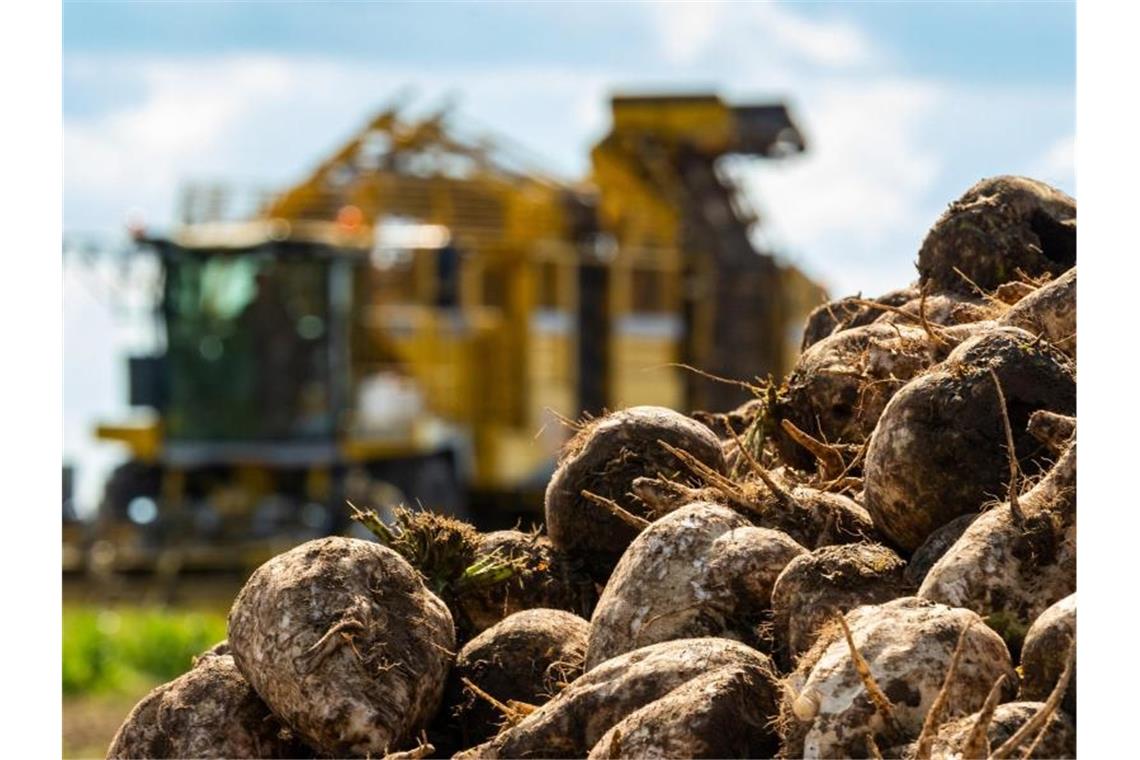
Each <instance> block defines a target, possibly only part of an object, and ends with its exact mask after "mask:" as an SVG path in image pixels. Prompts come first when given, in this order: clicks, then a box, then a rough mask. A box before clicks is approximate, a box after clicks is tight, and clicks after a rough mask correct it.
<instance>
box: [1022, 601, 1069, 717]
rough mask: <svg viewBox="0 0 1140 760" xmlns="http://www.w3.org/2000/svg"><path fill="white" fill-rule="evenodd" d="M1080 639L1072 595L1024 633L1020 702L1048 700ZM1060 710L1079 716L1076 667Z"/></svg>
mask: <svg viewBox="0 0 1140 760" xmlns="http://www.w3.org/2000/svg"><path fill="white" fill-rule="evenodd" d="M1076 638H1077V595H1076V594H1070V595H1069V596H1066V597H1065V598H1064V599H1062V600H1061V601H1059V602H1057V603H1056V604H1054V605H1053V606H1051V607H1050V608H1049V609H1047V610H1045V611H1044V612H1042V613H1041V614H1040V615H1039V616H1038V617H1037V619H1036V620H1034V621H1033V625H1031V626H1029V631H1028V632H1027V633H1026V634H1025V644H1024V645H1023V646H1022V648H1021V693H1020V694H1019V695H1018V698H1019V699H1023V700H1030V701H1035V700H1045V699H1048V697H1049V693H1050V692H1051V691H1053V687H1054V686H1055V685H1056V683H1057V680H1058V679H1059V678H1060V677H1061V674H1062V673H1063V672H1064V671H1065V664H1066V661H1067V659H1068V656H1069V647H1070V646H1071V645H1072V643H1073V641H1075V640H1076ZM1061 707H1062V708H1064V709H1065V711H1066V712H1068V713H1069V714H1070V715H1072V716H1074V717H1075V716H1076V714H1077V671H1076V666H1074V669H1073V674H1072V678H1071V680H1070V681H1069V687H1068V688H1067V689H1066V690H1065V696H1064V697H1063V699H1062V700H1061Z"/></svg>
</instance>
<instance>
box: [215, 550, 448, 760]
mask: <svg viewBox="0 0 1140 760" xmlns="http://www.w3.org/2000/svg"><path fill="white" fill-rule="evenodd" d="M229 642H230V646H231V648H232V650H233V657H234V662H235V663H236V664H237V667H238V669H239V670H240V671H241V673H242V675H244V676H245V677H246V679H247V680H248V681H249V682H250V684H251V685H252V686H253V687H254V689H256V690H257V693H258V694H259V695H260V696H261V698H262V699H264V700H265V702H266V704H268V705H269V707H270V708H271V709H272V710H273V712H274V714H275V715H277V716H279V717H280V718H281V719H282V720H284V721H285V722H286V723H288V724H289V725H290V726H292V727H293V728H294V729H295V730H296V731H297V732H298V733H299V734H300V735H301V737H302V738H303V739H304V740H305V741H306V743H308V744H309V745H310V746H312V747H313V748H315V749H317V750H318V751H320V752H323V753H326V754H330V755H338V756H344V755H363V754H366V753H367V754H373V755H381V754H384V753H386V752H389V751H394V750H399V749H401V748H402V745H404V744H405V743H406V742H408V741H410V740H411V739H412V738H413V737H414V736H415V735H416V734H417V733H418V732H419V731H420V730H421V729H423V728H424V727H425V726H426V725H427V723H428V722H429V721H430V720H431V718H432V716H433V715H434V714H435V710H436V708H437V707H438V706H439V703H440V700H441V698H442V696H443V688H444V682H445V679H446V677H447V672H448V670H449V668H450V667H451V662H452V659H453V658H454V654H453V650H454V647H455V630H454V626H453V624H452V620H451V614H450V613H449V612H448V610H447V607H446V606H445V605H444V603H443V602H442V601H440V600H439V599H438V598H437V597H436V596H435V595H434V594H432V593H431V592H430V591H428V590H427V588H425V587H424V584H423V583H422V582H421V580H420V576H419V575H418V574H417V573H416V571H415V570H414V569H413V568H412V566H411V565H409V564H408V563H407V562H406V561H405V560H404V559H403V558H402V557H400V555H398V554H396V552H394V551H392V550H391V549H388V548H387V547H384V546H381V545H380V544H376V543H373V542H370V541H360V540H356V539H350V538H340V537H332V538H324V539H320V540H316V541H309V542H307V543H304V544H301V545H300V546H298V547H296V548H295V549H292V550H290V551H288V552H285V553H283V554H279V555H278V556H276V557H274V558H273V559H271V560H269V561H268V562H266V563H265V564H264V565H262V566H261V567H259V568H258V569H257V570H256V571H255V572H254V573H253V575H252V576H250V578H249V580H248V581H247V582H246V584H245V586H244V587H243V588H242V590H241V592H240V593H239V594H238V596H237V598H236V599H235V600H234V604H233V607H232V608H231V610H230V616H229Z"/></svg>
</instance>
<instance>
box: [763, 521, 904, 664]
mask: <svg viewBox="0 0 1140 760" xmlns="http://www.w3.org/2000/svg"><path fill="white" fill-rule="evenodd" d="M905 568H906V563H905V562H903V560H902V558H901V557H899V556H898V555H897V554H895V553H894V552H893V551H891V550H890V549H888V548H887V547H885V546H881V545H879V544H869V543H858V544H846V545H839V546H825V547H822V548H820V549H816V550H815V551H813V552H812V553H811V554H804V555H800V556H799V557H796V558H795V559H793V560H792V561H791V562H789V563H788V565H787V567H785V568H784V570H783V572H782V573H780V576H779V577H778V578H777V579H776V584H775V586H774V587H773V588H772V627H773V629H774V632H775V633H774V638H775V641H776V651H777V653H778V657H779V659H780V660H781V663H782V664H784V665H785V666H787V665H790V664H791V663H792V662H794V661H795V659H796V658H798V657H799V656H800V655H801V654H803V653H804V652H806V651H807V650H808V649H810V648H811V646H812V644H814V643H815V639H816V634H817V633H818V632H819V630H820V629H821V628H823V627H824V626H825V625H826V624H827V623H828V622H829V621H831V620H832V619H833V618H834V617H835V613H836V612H840V613H845V612H847V611H849V610H852V609H854V608H855V607H858V606H860V605H864V604H880V603H883V602H889V601H891V600H892V599H897V598H898V597H900V596H907V595H909V594H912V593H913V592H914V587H913V586H911V584H910V583H909V582H908V581H907V580H906V578H905V575H904V571H905Z"/></svg>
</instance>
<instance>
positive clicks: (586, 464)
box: [546, 406, 725, 584]
mask: <svg viewBox="0 0 1140 760" xmlns="http://www.w3.org/2000/svg"><path fill="white" fill-rule="evenodd" d="M658 441H664V442H666V443H668V444H669V445H671V446H674V447H676V448H677V449H680V450H682V451H685V452H687V453H688V454H690V455H692V456H693V457H694V458H696V459H697V460H698V461H700V462H702V463H703V464H705V465H707V466H708V467H710V468H712V469H713V470H715V471H717V472H720V473H723V472H724V471H725V461H724V451H723V450H722V448H721V445H720V440H719V439H718V438H717V437H716V435H715V434H713V432H712V431H711V430H709V429H708V428H707V427H705V426H704V425H702V424H700V423H699V422H697V421H696V420H693V419H691V418H689V417H686V416H684V415H681V414H678V413H677V412H674V411H672V410H669V409H665V408H662V407H653V406H638V407H633V408H630V409H625V410H622V411H619V412H614V413H613V414H610V415H607V416H605V417H602V418H600V419H597V420H594V421H592V422H590V423H589V424H587V425H586V426H584V427H583V428H582V429H581V430H580V431H579V432H578V433H577V435H575V436H574V437H573V438H572V439H570V441H569V442H568V443H567V444H566V446H565V448H564V449H563V452H562V459H561V462H560V463H559V466H558V469H557V470H556V471H555V473H554V477H553V478H552V479H551V481H550V484H549V485H548V486H547V489H546V527H547V531H548V532H549V534H550V540H551V542H552V543H553V544H554V547H555V548H556V549H558V550H559V551H561V552H563V553H565V554H567V555H568V556H570V557H571V558H573V559H576V560H580V561H581V562H582V564H583V567H584V569H585V570H586V572H588V573H589V574H590V576H591V577H592V578H593V579H594V580H595V581H596V582H597V583H599V584H604V583H605V582H606V579H607V578H609V575H610V572H612V570H613V568H614V565H616V564H617V561H618V559H620V558H621V555H622V552H624V551H625V549H626V547H627V546H629V542H630V541H632V540H633V539H634V537H635V536H636V535H637V534H638V533H639V532H640V531H639V528H638V527H636V526H634V525H632V524H631V523H630V522H629V521H627V520H623V519H622V518H621V517H620V516H618V515H617V514H615V512H614V511H613V510H610V509H606V508H605V507H604V506H602V505H601V504H599V502H598V501H597V500H596V499H591V498H588V497H585V496H583V495H582V492H583V491H586V492H589V493H591V494H594V495H595V496H597V497H601V498H602V499H603V500H610V501H612V502H614V503H616V504H617V505H618V506H619V507H620V508H621V509H624V510H625V511H627V512H629V513H631V514H632V515H634V516H636V517H642V518H644V517H647V516H648V515H647V514H645V512H644V507H643V506H642V504H641V502H640V501H638V500H637V499H635V498H633V497H632V496H631V495H630V494H629V491H630V485H631V484H632V482H633V480H634V478H637V477H640V476H645V477H657V476H664V477H670V476H672V475H673V474H675V473H676V472H677V470H678V465H677V460H676V458H675V457H674V456H673V455H672V454H670V453H669V452H668V451H667V450H666V449H665V448H664V447H662V446H661V445H660V444H659V443H658Z"/></svg>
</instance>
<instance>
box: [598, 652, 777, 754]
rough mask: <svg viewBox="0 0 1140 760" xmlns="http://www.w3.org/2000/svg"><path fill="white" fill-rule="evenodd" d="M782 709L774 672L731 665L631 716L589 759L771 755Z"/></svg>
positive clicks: (606, 738)
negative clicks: (774, 723)
mask: <svg viewBox="0 0 1140 760" xmlns="http://www.w3.org/2000/svg"><path fill="white" fill-rule="evenodd" d="M777 707H778V702H777V692H776V690H775V689H774V688H773V682H772V675H771V673H770V672H769V671H767V670H766V669H763V668H761V667H758V666H756V665H730V666H728V667H723V668H720V669H718V670H713V671H711V672H709V673H706V674H704V675H701V676H697V677H696V678H694V679H693V680H691V681H689V682H688V683H686V684H683V685H681V686H678V687H677V688H676V689H674V690H673V691H671V692H669V693H668V694H666V695H665V696H664V697H662V698H661V699H658V700H657V701H656V702H651V703H649V704H648V705H646V706H645V707H642V708H641V709H640V710H637V711H636V712H633V713H631V714H630V715H628V716H627V717H626V718H625V719H624V720H622V721H621V722H620V723H618V724H617V725H615V726H614V727H613V728H611V729H610V730H609V731H607V732H606V733H605V735H604V736H603V737H602V738H601V739H599V740H598V743H597V744H595V745H594V747H593V749H591V750H590V754H589V757H590V758H596V759H597V760H603V759H604V758H617V757H628V758H645V757H692V758H697V757H701V758H706V757H707V758H718V757H772V756H773V754H774V753H775V751H776V749H777V745H778V738H777V736H776V732H775V731H774V730H773V728H772V725H771V724H772V716H774V715H775V714H776V712H777Z"/></svg>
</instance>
